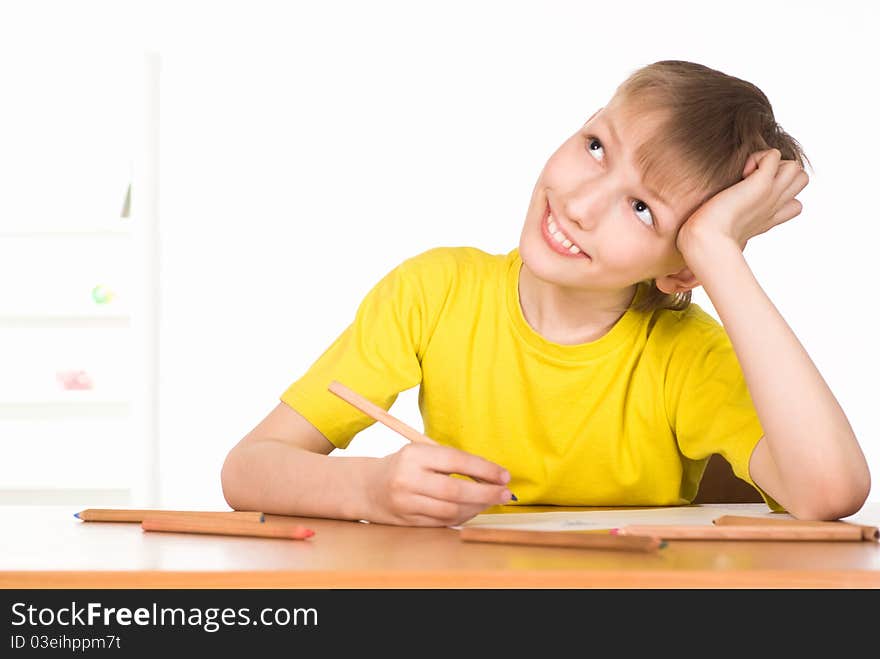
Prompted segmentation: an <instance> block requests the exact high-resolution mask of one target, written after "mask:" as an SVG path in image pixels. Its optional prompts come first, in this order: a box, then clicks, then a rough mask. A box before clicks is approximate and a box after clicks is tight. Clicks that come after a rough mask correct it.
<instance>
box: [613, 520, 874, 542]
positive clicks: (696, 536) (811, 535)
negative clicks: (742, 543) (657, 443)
mask: <svg viewBox="0 0 880 659" xmlns="http://www.w3.org/2000/svg"><path fill="white" fill-rule="evenodd" d="M612 532H613V533H615V534H617V535H626V536H637V535H648V536H657V537H660V538H663V539H664V540H861V539H862V530H861V529H860V528H856V527H843V528H810V527H795V526H771V525H769V524H768V525H759V526H733V525H731V526H707V525H702V526H696V525H695V526H674V525H671V524H669V525H664V524H633V525H630V526H622V527H620V528H618V529H612Z"/></svg>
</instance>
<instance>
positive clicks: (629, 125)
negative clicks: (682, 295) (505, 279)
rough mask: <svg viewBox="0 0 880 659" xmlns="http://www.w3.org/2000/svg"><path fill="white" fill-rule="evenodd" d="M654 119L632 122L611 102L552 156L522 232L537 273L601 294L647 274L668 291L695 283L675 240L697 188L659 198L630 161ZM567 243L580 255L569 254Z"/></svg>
mask: <svg viewBox="0 0 880 659" xmlns="http://www.w3.org/2000/svg"><path fill="white" fill-rule="evenodd" d="M656 119H657V118H656V117H654V118H652V117H641V118H638V119H633V118H632V117H629V116H627V115H626V114H625V113H624V112H621V108H620V107H619V105H616V104H615V102H614V100H612V102H611V103H610V104H609V105H608V106H607V107H605V108H601V109H600V110H599V111H597V112H596V113H595V114H594V115H593V116H592V117H591V118H590V120H589V121H587V123H586V124H584V126H583V127H582V128H581V129H579V130H578V131H577V132H576V133H575V134H574V135H572V136H571V137H570V138H568V139H567V140H566V141H565V142H564V143H563V144H562V146H560V147H559V148H558V149H557V150H556V152H555V153H553V155H552V156H550V159H549V160H548V161H547V164H546V165H544V169H543V170H542V171H541V175H540V176H539V178H538V181H537V183H536V184H535V188H534V190H533V192H532V199H531V202H530V204H529V210H528V213H527V215H526V221H525V224H524V226H523V230H522V235H521V236H520V245H519V251H520V256H521V258H522V259H523V262H524V263H525V265H526V266H527V267H528V268H529V269H530V270H531V271H532V272H533V273H534V274H535V275H536V276H538V277H539V278H541V279H543V280H545V281H551V282H554V283H556V284H558V285H560V286H564V287H568V288H574V289H583V290H590V291H604V292H613V291H624V290H625V289H628V288H630V287H631V286H632V285H633V284H636V283H638V282H640V281H644V280H648V279H656V280H657V286H658V287H659V288H660V289H661V290H664V291H665V292H667V293H671V292H675V291H683V290H688V289H691V288H694V287H695V286H697V285H698V283H697V282H696V281H693V278H692V276H691V274H690V271H688V270H687V268H686V265H685V261H684V258H683V257H682V256H681V254H680V252H679V251H678V249H677V248H676V237H677V235H678V229H679V228H680V227H681V225H682V224H684V222H685V221H686V220H687V218H688V217H689V215H690V214H691V213H692V212H693V211H694V210H696V207H697V206H698V205H699V199H700V195H701V192H700V191H697V192H694V193H692V194H691V196H690V197H688V198H677V199H667V200H665V202H664V200H661V199H659V198H658V197H657V196H656V194H654V193H653V192H652V191H650V190H648V188H647V187H646V186H645V185H644V183H643V181H642V177H641V173H640V172H639V171H638V170H637V167H636V165H635V164H634V153H635V150H636V148H637V147H638V146H639V145H640V144H641V143H642V141H643V140H644V139H646V137H647V136H649V135H650V134H651V132H652V130H653V129H654V128H655V126H656V125H657V121H656ZM553 231H555V232H556V233H557V234H558V233H559V232H560V231H561V234H562V235H557V238H564V240H565V242H563V243H562V245H561V246H560V244H559V243H558V242H555V241H554V243H550V242H549V241H551V240H554V238H553V237H552V236H551V232H553ZM572 244H573V245H574V246H576V247H575V252H577V248H580V253H572V251H571V250H572V247H571V245H572ZM554 246H555V248H554Z"/></svg>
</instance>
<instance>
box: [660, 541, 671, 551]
mask: <svg viewBox="0 0 880 659" xmlns="http://www.w3.org/2000/svg"><path fill="white" fill-rule="evenodd" d="M668 544H669V543H668V542H666V541H665V540H661V541H660V545H659V548H660V549H663V548H664V547H665V546H666V545H668Z"/></svg>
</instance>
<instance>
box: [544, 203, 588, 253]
mask: <svg viewBox="0 0 880 659" xmlns="http://www.w3.org/2000/svg"><path fill="white" fill-rule="evenodd" d="M541 233H542V234H543V236H544V240H545V241H546V242H547V243H548V246H549V247H550V248H551V249H552V250H553V251H554V252H556V253H557V254H561V255H563V256H569V257H583V258H586V259H590V255H589V254H587V252H586V251H584V250H583V249H581V247H580V245H577V244H576V243H575V242H574V241H573V240H572V239H571V236H569V235H568V234H567V233H566V232H565V231H564V230H563V228H562V226H561V223H560V221H559V220H558V219H557V216H556V214H555V213H554V212H553V209H552V208H551V207H550V201H549V200H547V207H546V208H545V209H544V217H542V218H541Z"/></svg>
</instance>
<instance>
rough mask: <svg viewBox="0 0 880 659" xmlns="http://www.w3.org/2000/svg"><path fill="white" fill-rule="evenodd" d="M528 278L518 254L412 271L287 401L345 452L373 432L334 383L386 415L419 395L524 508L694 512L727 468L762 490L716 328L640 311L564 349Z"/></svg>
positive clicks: (478, 256)
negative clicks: (500, 475) (716, 459)
mask: <svg viewBox="0 0 880 659" xmlns="http://www.w3.org/2000/svg"><path fill="white" fill-rule="evenodd" d="M521 266H522V260H521V258H520V256H519V250H518V249H514V250H512V251H511V252H509V253H508V254H506V255H505V254H487V253H486V252H483V251H481V250H479V249H476V248H472V247H438V248H434V249H430V250H428V251H425V252H423V253H421V254H419V255H417V256H415V257H412V258H409V259H407V260H405V261H404V262H403V263H401V264H400V265H398V266H397V267H395V268H394V269H393V270H391V271H390V272H389V273H388V274H386V275H385V276H384V277H383V278H382V279H381V280H380V281H379V282H378V283H377V284H376V285H375V286H374V287H373V288H372V289H371V290H370V292H369V293H368V294H367V295H366V297H365V298H364V299H363V301H362V302H361V304H360V306H359V307H358V309H357V313H356V315H355V318H354V321H353V322H352V323H351V325H349V327H348V328H346V329H345V330H344V331H343V332H342V334H341V335H340V336H339V337H338V338H337V339H336V340H335V341H334V342H333V343H332V344H331V345H330V347H329V348H328V349H327V350H326V351H325V352H324V353H323V354H322V355H321V356H320V357H319V358H318V359H317V361H315V362H314V364H313V365H312V366H311V367H310V368H309V369H308V370H307V371H306V373H305V374H304V375H302V377H300V378H299V379H298V380H296V381H295V382H294V383H293V384H291V385H290V387H289V388H288V389H287V390H286V391H285V392H284V393H283V394H282V396H281V400H282V401H283V402H285V403H287V404H288V405H289V406H290V407H292V408H293V409H295V410H296V411H297V412H299V413H300V414H302V415H303V416H304V417H305V418H306V419H308V420H309V422H311V423H312V425H314V426H315V427H316V428H317V429H318V430H319V431H321V433H323V434H324V436H326V437H327V439H328V440H330V442H332V443H333V444H334V445H335V446H336V447H338V448H345V447H346V446H348V444H349V442H350V441H351V440H352V438H353V437H354V436H355V435H356V434H357V433H358V432H360V431H361V430H363V429H364V428H366V427H368V426H370V425H371V424H373V423H375V422H374V420H373V419H372V418H370V417H368V416H367V415H365V414H363V413H362V412H360V411H359V410H358V409H356V408H355V407H353V406H351V405H350V404H348V403H346V402H345V401H343V400H342V399H340V398H338V397H337V396H336V395H334V394H333V393H331V392H329V391H328V390H327V386H328V385H329V384H330V382H331V381H332V380H339V381H340V382H342V383H343V384H345V385H346V386H348V387H350V388H351V389H353V390H355V391H357V392H358V393H360V394H361V395H363V396H365V397H366V398H368V399H369V400H371V401H373V402H374V403H375V404H377V405H379V406H380V407H382V408H384V409H386V410H388V409H390V408H391V406H392V404H393V403H394V401H395V400H396V399H397V395H398V394H399V393H400V392H401V391H405V390H407V389H410V388H412V387H414V386H416V385H421V388H420V390H419V409H420V411H421V415H422V419H423V421H424V432H425V434H426V435H428V436H429V437H431V438H432V439H434V440H436V441H438V442H440V443H442V444H446V445H449V446H454V447H457V448H459V449H462V450H465V451H468V452H470V453H474V454H476V455H480V456H482V457H484V458H486V459H488V460H491V461H493V462H496V463H497V464H499V465H502V466H503V467H505V468H506V469H508V470H509V471H510V473H511V475H512V480H511V482H510V485H509V487H510V489H511V490H512V491H513V492H516V495H517V497H518V499H519V503H520V504H521V505H523V504H532V505H538V504H548V505H572V506H655V505H656V506H661V505H685V504H688V503H690V502H691V501H692V500H693V498H694V496H695V495H696V493H697V489H698V486H699V482H700V478H701V477H702V474H703V471H704V469H705V466H706V463H707V461H708V458H709V457H710V456H711V455H712V454H713V453H720V454H721V455H722V456H723V457H724V458H725V459H726V460H727V461H728V462H729V463H730V464H731V466H732V467H733V470H734V472H735V473H736V475H737V476H738V477H739V478H742V479H743V480H745V481H747V482H749V483H750V484H752V485H753V486H754V482H753V481H752V480H751V477H750V476H749V470H748V465H749V457H750V456H751V453H752V450H753V449H754V447H755V444H757V442H758V440H759V439H760V438H761V437H762V436H763V434H764V433H763V430H762V428H761V424H760V421H759V420H758V416H757V414H756V412H755V409H754V406H753V404H752V400H751V397H750V395H749V392H748V389H747V388H746V383H745V380H744V378H743V374H742V371H741V368H740V365H739V362H738V361H737V358H736V355H735V353H734V351H733V347H732V345H731V343H730V340H729V338H728V336H727V333H726V332H725V331H724V328H723V327H722V325H721V324H720V323H719V322H718V321H716V320H715V319H714V318H713V317H712V316H710V315H708V314H707V313H706V312H705V311H703V310H702V309H701V308H700V307H699V306H698V305H697V304H694V303H691V305H690V306H689V307H688V308H687V309H685V310H682V311H671V310H669V309H662V310H658V311H654V312H653V313H644V312H637V311H636V310H635V309H633V308H632V306H631V307H630V308H629V310H628V311H627V312H626V313H625V314H624V315H623V316H622V317H621V318H620V319H619V320H618V322H617V323H616V324H615V325H614V326H613V327H612V328H611V330H610V331H609V332H608V333H607V334H605V335H604V336H602V337H601V338H599V339H597V340H595V341H592V342H589V343H583V344H578V345H562V344H558V343H553V342H551V341H548V340H546V339H545V338H543V337H542V336H541V335H540V334H538V333H537V332H536V331H535V330H534V329H533V328H532V327H531V326H530V325H529V324H528V322H527V321H526V320H525V317H524V316H523V313H522V308H521V307H520V303H519V292H518V282H519V272H520V268H521ZM756 489H758V491H759V492H761V490H760V489H759V488H756ZM761 494H762V496H764V499H765V501H767V503H768V505H770V506H771V507H772V508H773V509H775V510H780V509H781V508H780V507H779V506H778V504H776V503H775V502H774V501H773V500H772V499H770V498H769V497H768V496H767V495H766V494H764V493H763V492H761Z"/></svg>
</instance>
